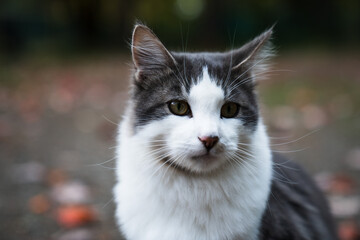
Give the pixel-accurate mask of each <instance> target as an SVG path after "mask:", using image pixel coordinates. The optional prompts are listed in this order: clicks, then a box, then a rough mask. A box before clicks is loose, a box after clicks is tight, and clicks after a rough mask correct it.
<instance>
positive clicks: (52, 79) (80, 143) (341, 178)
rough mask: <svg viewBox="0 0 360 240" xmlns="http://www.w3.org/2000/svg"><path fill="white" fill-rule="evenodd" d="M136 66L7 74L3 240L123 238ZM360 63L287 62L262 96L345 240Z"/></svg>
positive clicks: (359, 209) (273, 124)
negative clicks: (124, 152)
mask: <svg viewBox="0 0 360 240" xmlns="http://www.w3.org/2000/svg"><path fill="white" fill-rule="evenodd" d="M129 59H130V58H129V57H127V56H114V57H99V58H98V59H90V60H89V59H87V60H85V59H81V60H77V61H70V62H69V61H68V62H63V61H37V62H36V61H35V62H34V61H30V60H24V61H22V62H18V63H16V64H9V65H8V66H6V67H4V68H2V69H0V78H1V81H0V84H1V85H0V159H1V161H0V191H1V197H0V211H1V214H0V239H6V240H12V239H22V240H35V239H36V240H37V239H54V240H91V239H107V240H110V239H121V238H120V236H119V234H118V231H117V230H116V227H115V223H114V218H113V212H114V204H113V199H112V190H111V189H112V186H113V184H114V169H113V168H114V160H113V156H114V148H113V147H114V145H115V142H114V139H115V134H116V127H117V126H116V123H117V122H118V120H119V119H120V118H121V113H122V111H123V109H124V104H125V103H126V99H127V97H128V94H127V90H128V76H129V74H130V72H129V66H128V64H127V63H128V62H129ZM359 59H360V58H359V56H358V55H349V54H342V55H326V54H311V55H309V54H301V55H299V54H288V55H286V56H284V57H282V58H278V59H277V60H276V62H277V65H275V66H274V71H273V72H272V73H271V74H269V78H268V79H267V80H266V81H264V82H262V83H261V84H260V89H259V92H260V94H259V95H260V96H261V99H262V103H263V107H262V109H263V113H264V118H265V122H266V123H267V124H268V126H269V134H270V136H271V137H272V142H273V149H274V150H275V151H277V152H282V153H283V154H285V155H287V156H288V157H289V158H290V159H292V160H294V161H297V162H299V163H301V164H302V165H304V167H305V168H306V169H308V171H309V172H310V173H311V174H312V175H313V176H314V177H315V179H316V181H317V182H318V184H319V186H320V187H321V188H322V189H323V190H324V191H325V192H326V193H327V195H328V199H329V201H330V203H331V207H332V211H333V213H334V216H335V217H336V219H337V221H338V223H339V232H340V235H341V239H342V240H354V239H359V238H360V234H359V223H360V217H359V214H360V197H359V196H360V191H359V183H360V177H359V175H360V174H359V172H360V124H359V123H360V115H359V112H360V111H359V110H360V95H359V89H360V69H359V66H360V64H359V63H360V61H359Z"/></svg>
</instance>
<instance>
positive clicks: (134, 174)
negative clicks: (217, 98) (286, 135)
mask: <svg viewBox="0 0 360 240" xmlns="http://www.w3.org/2000/svg"><path fill="white" fill-rule="evenodd" d="M127 124H128V121H127V120H125V121H124V122H123V123H122V127H121V129H120V131H121V134H120V136H119V143H120V144H119V148H118V164H117V177H118V183H117V185H116V186H115V188H114V195H115V199H116V203H117V210H116V217H117V220H118V223H119V225H120V227H121V230H122V231H123V233H124V234H125V236H126V237H127V239H128V240H169V239H171V240H176V239H179V240H212V239H213V240H225V239H229V240H233V239H246V240H256V239H257V234H258V228H259V224H260V220H261V216H262V213H263V211H264V209H265V207H266V201H267V198H268V195H269V189H270V179H271V172H272V171H271V169H272V167H271V154H270V150H269V147H268V138H267V136H266V133H265V129H264V126H263V125H262V123H261V121H260V123H259V125H258V127H257V130H256V132H255V134H254V135H253V138H252V139H251V141H250V145H253V146H251V147H250V149H249V151H250V152H251V154H252V157H249V156H248V157H247V159H246V161H243V162H242V163H241V164H233V165H229V166H228V167H225V168H223V169H221V171H218V172H216V173H214V174H209V175H203V176H199V175H189V174H184V173H182V172H181V171H180V172H179V171H178V170H173V169H172V168H169V167H168V165H163V166H161V164H159V163H157V164H155V163H156V161H155V162H154V161H151V154H149V152H148V150H147V148H146V145H145V144H146V143H144V141H141V140H142V139H141V137H139V136H137V135H135V136H132V135H131V134H129V133H128V129H129V127H128V126H127ZM151 163H152V164H151Z"/></svg>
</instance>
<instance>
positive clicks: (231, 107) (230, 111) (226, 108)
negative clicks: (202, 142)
mask: <svg viewBox="0 0 360 240" xmlns="http://www.w3.org/2000/svg"><path fill="white" fill-rule="evenodd" d="M238 112H239V105H238V104H236V103H234V102H227V103H225V104H224V105H223V106H222V107H221V117H224V118H233V117H235V116H236V115H237V114H238Z"/></svg>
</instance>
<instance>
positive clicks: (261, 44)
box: [230, 27, 274, 76]
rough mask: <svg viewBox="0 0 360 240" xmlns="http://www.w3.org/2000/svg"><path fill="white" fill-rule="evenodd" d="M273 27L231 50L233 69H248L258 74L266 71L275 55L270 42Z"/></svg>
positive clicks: (255, 74) (242, 70)
mask: <svg viewBox="0 0 360 240" xmlns="http://www.w3.org/2000/svg"><path fill="white" fill-rule="evenodd" d="M272 33H273V27H271V28H270V29H268V30H267V31H265V32H263V33H262V34H260V35H259V36H257V37H256V38H254V39H253V40H252V41H250V42H248V43H246V44H245V45H243V46H242V47H241V48H240V49H237V50H234V51H233V52H230V54H231V58H232V62H233V63H232V65H233V66H234V67H232V71H239V70H240V71H241V72H244V71H247V72H249V73H253V76H257V75H258V74H259V73H260V74H261V73H264V72H266V70H267V68H268V60H269V59H270V58H271V57H272V56H274V52H273V49H272V44H271V42H270V39H271V36H272Z"/></svg>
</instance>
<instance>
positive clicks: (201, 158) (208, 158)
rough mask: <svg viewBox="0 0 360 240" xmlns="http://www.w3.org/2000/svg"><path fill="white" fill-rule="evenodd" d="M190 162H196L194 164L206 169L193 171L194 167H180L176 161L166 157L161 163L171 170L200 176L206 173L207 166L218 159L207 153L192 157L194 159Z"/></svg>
mask: <svg viewBox="0 0 360 240" xmlns="http://www.w3.org/2000/svg"><path fill="white" fill-rule="evenodd" d="M190 160H192V161H194V163H196V164H200V165H202V166H203V167H204V169H202V170H200V169H192V167H188V166H183V165H180V164H178V163H177V162H176V161H175V160H172V159H171V158H169V157H165V158H163V159H161V162H162V163H163V164H164V165H167V166H168V167H169V168H172V169H175V170H177V171H181V172H184V173H187V174H194V173H197V174H198V173H200V172H202V171H205V172H206V168H207V167H206V166H210V165H212V163H213V162H215V161H216V160H217V157H216V156H214V155H212V154H210V153H205V154H201V155H196V156H192V157H190Z"/></svg>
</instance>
